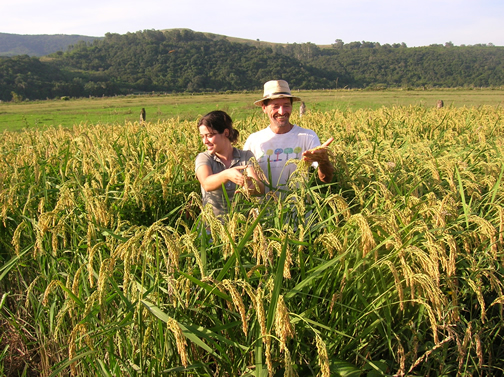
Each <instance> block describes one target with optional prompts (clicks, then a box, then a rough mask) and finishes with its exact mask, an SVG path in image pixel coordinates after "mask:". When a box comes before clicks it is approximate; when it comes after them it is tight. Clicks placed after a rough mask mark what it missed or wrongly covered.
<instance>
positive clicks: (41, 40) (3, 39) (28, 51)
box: [0, 33, 101, 56]
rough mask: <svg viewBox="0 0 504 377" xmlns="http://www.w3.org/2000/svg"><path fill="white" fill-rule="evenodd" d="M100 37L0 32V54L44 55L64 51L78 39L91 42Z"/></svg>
mask: <svg viewBox="0 0 504 377" xmlns="http://www.w3.org/2000/svg"><path fill="white" fill-rule="evenodd" d="M95 39H101V38H100V37H88V36H84V35H64V34H56V35H47V34H40V35H20V34H7V33H0V56H16V55H28V56H44V55H49V54H52V53H54V52H57V51H66V50H67V48H68V46H71V45H74V44H76V43H77V42H79V41H84V42H92V41H93V40H95Z"/></svg>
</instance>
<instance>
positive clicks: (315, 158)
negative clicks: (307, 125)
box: [302, 137, 334, 164]
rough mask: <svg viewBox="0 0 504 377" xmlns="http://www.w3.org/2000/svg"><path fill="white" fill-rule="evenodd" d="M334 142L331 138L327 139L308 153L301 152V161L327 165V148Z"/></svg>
mask: <svg viewBox="0 0 504 377" xmlns="http://www.w3.org/2000/svg"><path fill="white" fill-rule="evenodd" d="M333 141H334V138H333V137H330V138H329V139H327V141H326V142H325V143H324V144H322V145H321V146H320V147H317V148H314V149H310V150H309V151H304V152H303V155H302V156H303V161H308V162H318V163H320V164H324V163H328V162H329V157H328V156H327V147H328V146H329V145H330V144H331V143H332V142H333Z"/></svg>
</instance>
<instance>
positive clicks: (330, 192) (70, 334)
mask: <svg viewBox="0 0 504 377" xmlns="http://www.w3.org/2000/svg"><path fill="white" fill-rule="evenodd" d="M502 94H503V92H502V91H498V90H492V91H491V90H481V91H480V90H446V91H444V90H443V91H442V90H438V91H430V90H426V91H417V90H408V91H407V90H404V91H399V90H397V91H344V90H337V91H317V92H300V93H299V95H300V96H302V98H303V99H304V100H305V102H306V103H307V105H308V109H309V111H308V113H306V114H305V115H304V116H302V117H300V116H299V114H298V113H297V112H294V113H293V114H292V121H293V123H296V124H299V125H300V126H302V127H306V128H312V129H314V130H316V131H317V133H318V135H319V137H320V139H321V140H326V139H327V138H328V137H330V136H333V137H334V138H335V141H334V142H333V143H332V144H331V145H330V147H329V149H328V150H329V154H330V159H331V161H332V163H333V166H334V168H335V175H334V179H333V181H332V182H331V183H328V184H324V183H322V182H320V181H319V180H318V175H317V174H316V172H314V171H313V170H312V169H310V168H309V167H308V166H306V165H304V164H303V163H302V162H300V161H297V160H292V161H289V163H294V164H297V169H296V171H295V173H294V174H293V176H292V184H291V185H290V186H289V190H288V191H287V192H286V193H285V194H284V195H275V194H274V192H273V191H270V192H269V193H268V194H267V195H266V196H265V197H251V196H249V195H247V192H243V191H239V192H237V194H236V195H235V196H234V199H233V201H232V202H230V203H228V205H229V214H228V215H227V216H226V218H225V219H224V221H223V222H220V221H218V220H217V219H216V218H215V216H214V215H213V212H212V210H211V208H208V207H207V208H204V207H203V206H202V203H201V192H200V186H199V183H198V181H197V179H196V177H195V173H194V161H195V158H196V156H197V154H198V153H199V152H201V151H202V150H204V148H203V145H202V143H201V138H200V136H199V133H198V132H197V128H196V120H197V118H198V116H199V115H201V114H204V113H206V112H208V111H210V110H213V109H217V108H218V109H223V110H226V111H228V112H229V113H230V114H231V115H232V116H233V118H234V119H235V127H236V128H237V129H238V130H240V142H239V143H238V147H240V146H241V145H243V142H244V141H245V139H246V138H247V136H248V135H249V134H250V133H252V132H254V131H256V130H259V129H261V128H264V127H265V125H266V119H265V118H264V115H263V114H262V113H261V111H260V109H259V108H257V107H254V106H253V104H252V103H253V101H254V100H256V99H258V98H260V97H261V93H234V94H212V95H209V94H207V95H194V96H191V95H180V96H176V95H169V96H135V97H133V96H132V97H118V98H100V99H82V100H77V99H71V100H69V101H42V102H37V103H35V102H33V103H32V102H23V103H19V104H11V103H2V104H0V112H1V115H0V119H2V131H3V132H1V133H0V156H1V158H0V376H6V377H19V376H27V377H29V376H43V377H57V376H65V377H66V376H79V377H88V376H89V377H95V376H103V377H111V376H133V377H137V376H138V377H140V376H177V377H178V376H205V377H215V376H218V377H221V376H222V377H236V376H241V377H279V376H286V377H295V376H298V377H334V376H335V377H360V376H362V377H376V376H390V377H392V376H432V377H437V376H464V377H465V376H502V375H503V374H504V325H503V324H504V108H503V107H502ZM439 99H442V100H443V101H444V103H445V106H444V107H443V108H441V109H438V108H436V102H437V100H439ZM142 107H144V108H146V110H147V121H146V122H145V123H142V124H140V123H139V122H138V119H139V113H140V109H141V108H142ZM295 109H297V107H295ZM35 120H37V122H35ZM23 122H24V123H23ZM51 124H54V126H51ZM60 125H61V126H60Z"/></svg>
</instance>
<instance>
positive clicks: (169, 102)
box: [0, 89, 504, 131]
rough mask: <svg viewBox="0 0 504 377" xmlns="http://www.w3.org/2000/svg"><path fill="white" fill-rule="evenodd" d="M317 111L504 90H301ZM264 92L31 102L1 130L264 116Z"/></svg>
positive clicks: (494, 101) (488, 98)
mask: <svg viewBox="0 0 504 377" xmlns="http://www.w3.org/2000/svg"><path fill="white" fill-rule="evenodd" d="M296 94H297V95H299V96H300V97H301V98H302V100H303V101H304V102H305V103H306V105H307V106H308V108H309V109H310V110H312V111H331V110H341V111H346V110H351V111H355V110H357V109H370V110H376V109H378V108H380V107H382V106H385V107H390V106H407V105H415V106H417V105H418V106H425V107H434V106H436V103H437V101H438V100H440V99H441V100H443V101H444V105H445V106H454V107H463V106H467V107H472V106H475V107H478V106H483V105H489V106H502V104H503V101H504V90H497V89H496V90H490V89H472V90H468V89H443V90H441V89H439V90H405V89H404V90H381V91H372V90H345V89H341V90H326V91H301V92H297V93H296ZM261 97H262V93H261V92H245V93H222V94H194V95H191V94H180V95H142V96H140V95H138V96H133V95H132V96H121V97H104V98H92V99H70V100H69V101H63V100H46V101H31V102H30V101H28V102H22V103H12V102H4V103H0V131H3V130H9V131H16V130H21V129H24V128H28V129H29V128H38V127H43V126H59V125H61V126H63V127H71V126H73V125H75V124H89V125H92V124H124V122H136V121H138V120H139V116H140V110H141V109H142V108H145V110H146V113H147V121H149V122H152V123H157V122H163V121H165V120H167V119H170V118H176V119H179V120H196V119H197V118H198V117H199V116H201V115H203V114H206V113H207V112H209V111H212V110H216V109H220V110H224V111H226V112H228V113H229V114H230V115H231V116H232V118H233V119H236V120H238V119H245V118H246V117H249V116H254V115H255V116H257V115H261V111H260V110H259V108H258V107H256V106H254V105H253V102H254V101H256V100H258V99H260V98H261Z"/></svg>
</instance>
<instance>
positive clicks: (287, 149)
mask: <svg viewBox="0 0 504 377" xmlns="http://www.w3.org/2000/svg"><path fill="white" fill-rule="evenodd" d="M292 152H294V151H293V150H292V148H285V149H284V153H285V154H286V155H287V157H286V158H285V159H286V160H288V159H289V154H291V153H292Z"/></svg>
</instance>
